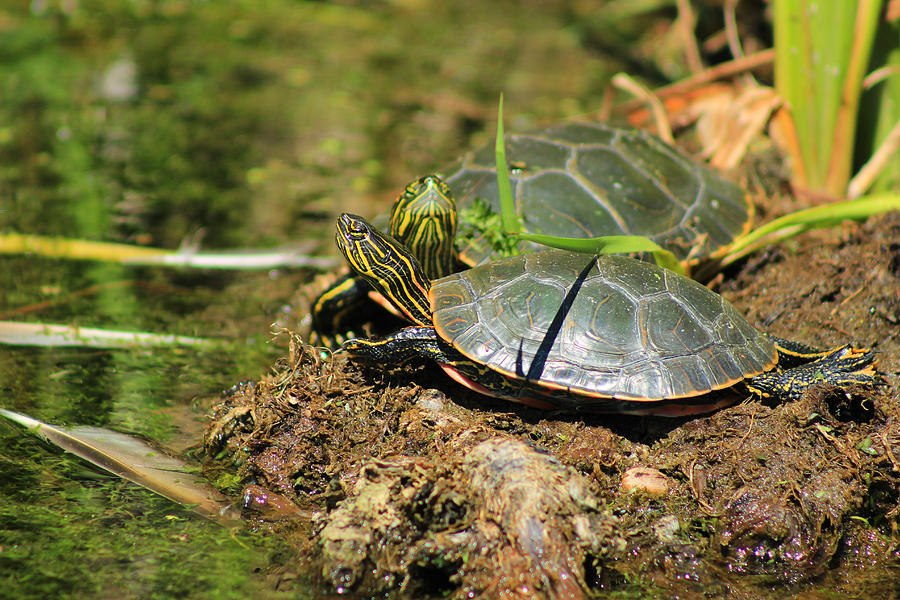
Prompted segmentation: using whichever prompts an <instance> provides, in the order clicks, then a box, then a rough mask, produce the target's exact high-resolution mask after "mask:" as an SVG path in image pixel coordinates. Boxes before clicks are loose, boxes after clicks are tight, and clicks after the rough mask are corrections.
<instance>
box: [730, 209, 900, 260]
mask: <svg viewBox="0 0 900 600" xmlns="http://www.w3.org/2000/svg"><path fill="white" fill-rule="evenodd" d="M895 210H900V194H896V193H884V194H873V195H871V196H864V197H862V198H859V199H857V200H849V201H846V202H835V203H833V204H825V205H822V206H816V207H813V208H808V209H806V210H799V211H797V212H794V213H791V214H788V215H784V216H783V217H779V218H777V219H775V220H773V221H770V222H768V223H766V224H765V225H762V226H760V227H757V228H756V229H754V230H753V231H751V232H750V233H748V234H747V235H745V236H743V237H741V238H739V239H738V240H736V241H735V243H734V244H733V245H732V246H731V248H730V250H729V252H728V255H727V256H726V257H725V258H724V259H723V260H722V264H723V265H727V264H729V263H732V262H734V261H735V260H737V259H739V258H741V257H742V256H746V255H747V254H750V253H752V252H755V251H757V250H759V249H760V248H763V247H765V246H768V245H770V244H773V243H775V242H778V241H782V240H786V239H788V238H791V237H794V236H795V235H798V234H800V233H803V232H805V231H809V230H811V229H820V228H823V227H831V226H834V225H837V224H839V223H841V222H842V221H846V220H855V219H866V218H868V217H871V216H873V215H877V214H881V213H886V212H891V211H895Z"/></svg>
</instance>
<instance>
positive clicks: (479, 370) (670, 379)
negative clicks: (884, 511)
mask: <svg viewBox="0 0 900 600" xmlns="http://www.w3.org/2000/svg"><path fill="white" fill-rule="evenodd" d="M335 238H336V242H337V245H338V248H339V249H340V251H341V253H342V254H343V255H344V256H345V257H346V259H347V262H348V264H349V265H350V268H351V269H352V270H353V271H354V272H355V273H356V274H358V275H359V276H360V277H363V278H365V279H366V281H367V282H368V283H369V284H370V285H371V286H372V287H373V288H374V289H376V290H378V291H379V293H380V294H381V295H382V296H383V297H384V298H385V299H386V300H388V301H389V302H390V303H391V304H392V305H393V306H394V307H395V309H396V310H397V311H398V312H400V313H401V314H403V315H405V316H406V318H407V319H408V320H409V321H410V322H411V323H412V325H410V326H408V327H404V328H402V329H400V330H398V331H396V332H394V333H392V334H390V335H388V336H386V337H384V338H381V339H366V338H354V339H350V340H347V341H346V342H345V343H344V344H343V346H342V348H343V350H344V351H346V352H347V353H348V355H349V356H350V358H351V359H352V360H354V361H356V362H361V363H365V364H370V365H377V366H380V367H383V366H384V365H399V364H402V363H404V362H407V361H409V360H411V359H414V358H424V359H429V360H433V361H435V362H437V363H438V364H439V365H440V366H441V367H442V368H443V369H444V370H445V371H446V372H447V373H448V374H449V375H450V376H451V377H452V378H453V379H455V380H456V381H458V382H459V383H462V384H463V385H465V386H466V387H469V388H471V389H473V390H475V391H477V392H479V393H481V394H484V395H488V396H494V397H498V398H504V399H508V400H513V401H517V402H522V403H525V404H529V405H532V406H537V407H541V408H557V409H564V410H571V411H590V412H618V413H631V414H661V415H668V416H673V415H681V414H694V413H699V412H706V411H710V410H714V409H715V408H718V407H720V406H724V405H727V404H730V403H732V402H734V401H735V400H737V399H738V398H739V396H738V395H737V394H735V393H734V391H735V390H734V388H735V387H736V386H738V385H741V386H743V388H744V389H746V390H748V391H749V392H751V393H753V394H756V395H758V396H762V397H769V398H773V399H775V400H777V401H784V400H794V399H797V398H799V397H800V395H801V394H802V392H803V391H804V390H805V389H807V388H808V387H810V386H811V385H813V384H815V383H819V382H824V383H830V384H835V385H839V386H845V385H848V384H862V385H868V386H872V385H874V384H875V380H876V372H875V364H876V357H875V355H874V353H872V352H871V351H869V350H867V349H864V348H856V347H854V346H851V345H849V344H848V345H843V346H839V347H837V348H834V349H832V350H828V351H825V352H820V351H818V350H815V349H813V348H811V347H809V346H806V345H805V344H800V343H796V342H790V341H787V340H782V339H780V338H776V337H774V336H769V335H766V334H765V333H763V332H761V331H759V330H757V329H756V328H754V327H753V326H752V325H750V323H749V322H748V321H747V320H746V319H745V318H744V317H743V316H742V315H741V314H740V313H739V312H738V311H737V309H735V308H734V307H733V306H732V305H731V304H729V303H728V302H727V301H726V300H725V299H724V298H723V297H722V296H720V295H718V294H716V293H714V292H712V291H711V290H709V289H708V288H706V287H704V286H703V285H701V284H699V283H697V282H696V281H694V280H692V279H690V278H687V277H685V276H682V275H680V274H677V273H675V272H673V271H670V270H667V269H665V268H663V267H660V266H657V265H655V264H652V263H649V262H645V261H640V260H636V259H634V258H631V257H628V256H619V255H587V254H579V253H574V252H567V251H563V250H549V251H542V252H535V253H529V254H524V255H520V256H514V257H509V258H505V259H501V260H497V261H492V262H490V263H487V264H485V265H481V266H477V267H473V268H470V269H467V270H464V271H459V272H457V273H453V274H451V275H449V276H446V277H442V278H439V279H436V280H431V279H430V278H429V277H428V276H427V275H426V274H425V273H424V271H423V270H422V268H421V266H420V264H419V262H418V260H417V259H416V257H414V256H413V254H412V252H410V251H409V250H408V249H407V248H405V247H404V246H403V245H402V244H401V243H399V242H398V241H397V240H395V239H394V238H392V237H391V236H389V235H385V234H384V233H382V232H380V231H378V230H377V229H375V228H374V227H373V226H372V225H371V224H369V223H368V222H367V221H366V220H365V219H363V218H362V217H359V216H356V215H352V214H348V213H344V214H343V215H341V216H340V217H339V219H338V221H337V226H336V236H335Z"/></svg>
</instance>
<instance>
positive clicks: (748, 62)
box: [613, 48, 775, 113]
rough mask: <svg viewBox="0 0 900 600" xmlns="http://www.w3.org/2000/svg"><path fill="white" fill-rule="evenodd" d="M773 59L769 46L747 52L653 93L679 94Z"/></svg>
mask: <svg viewBox="0 0 900 600" xmlns="http://www.w3.org/2000/svg"><path fill="white" fill-rule="evenodd" d="M774 61H775V51H774V50H772V49H771V48H770V49H768V50H762V51H760V52H756V53H755V54H749V55H747V56H745V57H743V58H738V59H735V60H732V61H729V62H726V63H722V64H720V65H716V66H714V67H710V68H708V69H705V70H704V71H701V72H700V73H697V74H696V75H692V76H690V77H688V78H686V79H682V80H681V81H676V82H675V83H672V84H670V85H667V86H664V87H661V88H658V89H656V90H655V91H654V92H653V93H654V94H655V95H656V97H657V98H660V99H665V98H669V97H671V96H679V95H681V94H684V93H686V92H689V91H691V90H694V89H696V88H699V87H701V86H704V85H706V84H707V83H710V82H712V81H716V80H718V79H725V78H726V77H732V76H734V75H738V74H740V73H746V72H747V71H752V70H754V69H758V68H760V67H765V66H768V65H771V64H772V63H773V62H774ZM642 104H643V102H642V101H641V100H628V101H627V102H622V103H621V104H618V105H616V106H615V107H614V108H613V110H614V111H615V112H619V113H627V112H631V111H633V110H635V109H637V108H640V107H641V105H642Z"/></svg>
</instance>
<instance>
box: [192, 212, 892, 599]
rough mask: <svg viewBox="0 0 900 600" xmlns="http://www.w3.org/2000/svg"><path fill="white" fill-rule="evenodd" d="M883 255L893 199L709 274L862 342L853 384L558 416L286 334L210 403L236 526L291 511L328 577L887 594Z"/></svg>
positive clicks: (773, 312) (754, 304) (471, 592)
mask: <svg viewBox="0 0 900 600" xmlns="http://www.w3.org/2000/svg"><path fill="white" fill-rule="evenodd" d="M898 265H900V215H897V214H894V215H888V216H884V217H880V218H877V219H872V220H870V221H869V222H868V223H866V224H865V225H848V226H846V227H843V228H841V229H838V230H833V231H829V232H826V233H821V234H816V237H812V236H810V237H806V238H804V240H803V241H801V242H796V243H795V244H794V246H793V247H792V248H775V249H772V250H770V251H769V252H767V253H765V254H763V255H761V256H758V257H756V258H754V259H753V260H751V261H749V262H747V263H745V264H744V265H743V266H742V268H741V269H740V270H739V271H737V272H735V273H732V274H730V275H731V278H730V279H728V280H727V281H726V282H725V283H724V284H723V286H722V293H723V294H724V295H725V296H726V297H728V298H729V299H731V300H733V301H734V303H735V304H736V305H737V306H738V308H740V309H741V310H742V311H743V312H744V313H745V314H747V315H748V318H749V319H750V320H751V322H753V323H754V324H756V325H757V326H759V327H760V328H761V329H763V330H766V331H769V332H771V333H774V334H776V335H779V336H782V337H785V338H789V339H794V340H797V341H800V342H804V343H807V344H810V345H814V346H820V347H828V346H833V345H836V344H839V343H843V342H846V341H854V342H856V343H858V344H867V345H871V346H872V347H873V348H874V349H875V350H876V351H877V352H879V361H880V362H879V368H880V370H881V371H882V372H883V373H884V374H885V378H886V382H885V386H884V387H883V388H881V389H879V390H877V391H874V392H873V391H872V390H867V389H858V388H850V389H846V390H844V389H838V388H834V387H829V386H817V387H814V388H812V389H811V390H809V391H808V392H807V393H806V394H805V395H804V396H803V398H802V399H801V400H799V401H796V402H792V403H787V404H782V405H777V406H771V405H766V404H764V403H762V402H759V401H755V400H748V401H745V402H743V403H741V404H738V405H736V406H732V407H730V408H726V409H723V410H720V411H718V412H716V413H714V414H711V415H707V416H700V417H693V418H690V419H665V418H638V417H627V416H616V415H612V416H588V417H584V416H579V417H577V418H576V417H573V416H571V415H566V414H559V413H548V412H541V411H536V410H533V409H527V408H519V407H516V406H515V405H510V404H506V403H500V402H497V401H491V400H487V399H484V398H482V397H479V396H477V395H475V394H473V393H471V392H469V391H467V390H464V389H462V388H461V387H459V386H457V385H456V384H455V383H453V382H451V381H449V380H448V379H447V378H446V377H444V376H443V373H442V372H441V371H440V370H439V369H437V368H432V367H420V368H400V369H391V368H385V369H384V370H383V371H376V370H372V369H367V370H363V371H361V370H359V369H358V368H357V367H356V366H354V365H353V364H350V363H347V362H346V361H344V360H342V359H338V358H332V357H327V358H323V357H322V356H321V355H319V354H318V351H317V350H315V349H313V348H310V347H309V346H305V345H303V344H302V343H301V342H300V341H299V339H295V340H294V343H293V344H292V348H291V354H290V356H289V357H286V358H285V359H284V360H283V361H282V362H281V363H280V364H278V365H276V368H275V369H274V370H273V373H272V374H271V375H270V376H268V377H266V378H264V379H263V380H261V381H259V382H255V383H253V384H246V385H243V386H239V387H237V388H235V390H233V391H232V393H230V394H229V395H227V396H226V397H225V398H223V400H222V402H221V404H220V405H219V406H218V407H217V409H216V412H215V415H214V419H213V422H212V424H211V426H210V429H209V431H208V435H207V439H206V447H207V450H208V453H209V455H210V456H217V457H219V459H220V460H221V459H225V460H226V461H228V462H229V463H230V464H231V465H237V470H238V476H239V478H240V480H241V481H242V482H243V483H244V484H246V485H247V486H248V487H247V489H246V490H245V494H244V497H245V502H246V503H247V506H248V507H253V508H254V509H255V510H254V512H253V515H254V516H253V518H254V519H255V523H257V524H260V523H265V522H267V521H268V522H284V521H294V522H301V523H302V524H303V526H302V527H300V528H298V529H297V530H296V531H297V532H299V533H297V534H296V535H297V539H298V540H299V541H298V556H313V557H314V560H315V561H316V564H317V565H318V567H319V568H320V570H321V573H322V577H323V580H324V582H325V583H326V584H327V585H328V586H331V587H332V588H335V589H337V590H339V591H342V592H345V591H355V592H358V593H360V594H372V593H376V592H383V591H386V590H401V591H402V592H403V593H404V594H405V595H406V596H409V597H416V598H421V597H423V596H428V595H435V596H438V595H439V596H442V597H450V598H464V597H467V598H468V597H473V596H477V595H479V594H483V595H485V596H488V597H501V598H512V597H522V598H526V597H535V596H537V597H547V598H579V597H587V596H590V595H592V594H594V593H595V592H596V591H597V590H600V589H603V590H611V589H624V588H630V589H634V590H635V591H636V592H638V591H640V592H642V593H648V592H649V593H651V594H653V593H656V594H657V595H661V596H671V595H672V594H678V595H683V594H692V593H701V592H702V593H703V594H706V595H713V596H714V595H723V596H724V595H728V594H736V593H740V594H744V595H745V596H748V597H749V596H752V597H766V596H772V597H776V596H783V594H784V590H785V589H790V590H791V591H794V592H796V591H798V590H803V589H806V588H809V587H814V586H816V585H822V586H827V587H828V588H829V589H834V590H840V591H842V592H844V593H846V594H849V595H865V594H866V593H867V590H868V591H871V589H873V588H872V587H871V586H872V585H873V584H872V583H871V582H872V581H873V580H877V581H879V582H880V583H879V585H880V586H881V587H879V588H877V589H879V591H880V592H884V590H885V588H886V587H887V586H893V589H894V591H895V592H896V591H897V585H898V584H897V581H898V578H897V574H898V573H897V571H898V564H900V534H898V523H900V492H898V490H900V462H898V461H900V402H898V395H897V391H896V390H897V389H898V385H897V384H898V383H900V380H898V367H900V362H898V359H900V348H898V344H900V335H898V333H900V328H898V324H900V295H898V293H897V291H898V289H900V287H898V284H900V266H898ZM413 382H414V383H413ZM420 386H422V387H420ZM651 483H652V485H651ZM267 505H268V506H269V509H270V510H268V511H267V510H266V506H267ZM286 505H289V506H296V507H299V508H298V510H297V511H296V513H293V512H292V511H291V510H290V508H286ZM260 509H261V510H262V511H263V512H259V511H260ZM749 575H753V576H754V577H748V576H749Z"/></svg>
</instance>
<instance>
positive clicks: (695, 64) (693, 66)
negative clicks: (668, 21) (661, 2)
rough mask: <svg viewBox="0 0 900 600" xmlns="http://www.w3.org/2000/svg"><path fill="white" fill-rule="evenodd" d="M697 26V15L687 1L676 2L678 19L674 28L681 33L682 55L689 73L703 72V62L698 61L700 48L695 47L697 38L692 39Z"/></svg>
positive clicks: (679, 0)
mask: <svg viewBox="0 0 900 600" xmlns="http://www.w3.org/2000/svg"><path fill="white" fill-rule="evenodd" d="M696 24H697V15H696V14H694V9H693V8H692V7H691V3H690V1H689V0H678V19H677V21H676V23H675V26H676V27H678V30H679V33H681V38H682V41H683V42H684V54H685V59H686V60H687V64H688V68H689V69H690V70H691V73H700V72H701V71H702V70H703V62H702V61H701V60H700V48H699V47H698V46H697V38H696V37H694V27H695V26H696Z"/></svg>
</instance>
